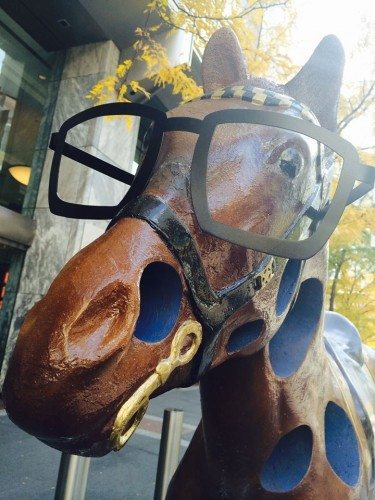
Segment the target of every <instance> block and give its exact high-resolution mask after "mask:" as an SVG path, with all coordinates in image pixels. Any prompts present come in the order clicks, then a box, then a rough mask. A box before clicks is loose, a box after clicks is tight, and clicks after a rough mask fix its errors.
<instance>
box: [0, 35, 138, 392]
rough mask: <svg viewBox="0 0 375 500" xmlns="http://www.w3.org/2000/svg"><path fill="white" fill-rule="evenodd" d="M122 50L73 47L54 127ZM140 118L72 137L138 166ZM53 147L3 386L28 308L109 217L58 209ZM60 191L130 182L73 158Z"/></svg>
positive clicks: (108, 45) (115, 190) (108, 196)
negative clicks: (52, 200) (67, 214)
mask: <svg viewBox="0 0 375 500" xmlns="http://www.w3.org/2000/svg"><path fill="white" fill-rule="evenodd" d="M118 58H119V52H118V49H117V48H116V46H115V45H114V44H113V42H111V41H108V42H104V43H95V44H89V45H85V46H81V47H74V48H72V49H69V50H68V53H67V57H66V62H65V66H64V70H63V74H62V79H61V82H60V87H59V92H58V98H57V102H56V108H55V114H54V119H53V125H52V131H53V132H54V131H57V130H58V129H59V127H60V126H61V124H62V123H63V122H64V121H65V120H66V119H67V118H69V117H70V116H72V115H74V114H76V113H78V112H79V111H81V110H83V109H86V108H88V107H91V106H92V105H93V102H92V101H90V100H88V99H87V98H86V95H87V94H88V92H89V90H90V88H91V87H92V86H93V85H94V84H95V83H96V82H98V80H100V79H101V78H103V77H104V76H106V75H108V74H109V73H111V72H113V71H114V69H115V68H116V66H117V63H118ZM137 130H138V123H137V121H136V120H133V124H132V127H131V129H130V128H129V126H128V125H127V124H126V123H125V120H120V121H119V120H114V121H113V122H111V121H110V122H108V121H107V122H105V121H103V120H100V121H96V122H95V123H91V122H90V123H88V124H87V125H82V126H80V127H79V129H78V130H77V131H76V132H75V133H74V134H71V136H70V141H69V142H70V143H71V144H73V145H75V146H77V147H80V148H81V149H83V150H85V151H86V152H88V153H90V154H94V155H97V156H99V157H100V158H102V159H105V160H106V161H109V162H111V163H112V164H116V165H117V166H119V167H120V168H124V169H127V170H130V171H131V170H132V169H133V168H134V167H133V162H132V160H133V156H134V150H135V147H136V141H137ZM52 156H53V152H52V151H50V150H49V151H48V153H47V156H46V161H45V165H44V169H43V174H42V180H41V184H40V188H39V193H38V199H37V204H36V209H35V213H34V218H35V219H36V221H37V233H36V236H35V239H34V241H33V244H32V246H31V247H30V249H29V250H28V251H27V253H26V258H25V264H24V268H23V272H22V276H21V281H20V287H19V290H18V294H17V299H16V304H15V308H14V313H13V319H12V323H11V328H10V333H9V337H8V342H7V347H6V353H5V359H4V362H3V366H2V370H1V376H0V388H1V386H2V383H3V380H4V376H5V372H6V369H7V366H8V361H9V357H10V355H11V352H12V351H13V348H14V345H15V342H16V339H17V335H18V332H19V329H20V326H21V325H22V322H23V320H24V317H25V315H26V313H27V311H28V310H29V309H30V308H31V307H32V306H33V305H34V303H35V302H37V301H38V300H39V299H40V298H41V297H42V296H43V295H45V293H46V292H47V290H48V288H49V286H50V284H51V281H52V280H53V278H54V277H55V276H56V275H57V273H58V272H59V271H60V269H61V268H62V267H63V265H64V264H65V263H66V262H67V261H68V260H69V259H70V258H71V257H72V256H73V255H74V254H75V253H76V252H77V251H78V250H79V249H80V248H82V247H83V246H86V245H87V244H88V243H90V242H91V241H92V240H94V239H95V238H97V237H98V236H99V235H100V234H102V233H103V231H104V230H105V228H106V225H107V222H106V221H83V220H76V219H66V218H64V217H58V216H55V215H52V214H51V212H50V211H49V207H48V180H49V172H50V166H51V160H52ZM62 174H63V177H62V183H61V188H59V191H60V193H61V194H62V195H63V196H66V197H67V198H68V200H69V201H72V202H76V203H87V202H88V201H89V202H91V203H92V204H108V205H112V204H113V203H112V201H113V199H114V198H116V199H117V200H116V201H120V200H119V197H120V199H121V197H122V196H123V194H124V186H123V185H121V184H120V186H118V185H114V184H113V181H112V180H111V179H109V178H108V177H105V176H103V175H102V174H98V172H94V171H91V170H90V169H87V168H84V167H81V168H79V167H77V164H74V162H72V161H71V160H65V161H64V162H62Z"/></svg>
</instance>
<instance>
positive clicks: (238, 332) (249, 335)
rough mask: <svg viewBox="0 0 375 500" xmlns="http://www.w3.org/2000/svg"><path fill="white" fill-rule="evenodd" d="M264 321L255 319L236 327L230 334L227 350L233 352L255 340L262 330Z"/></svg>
mask: <svg viewBox="0 0 375 500" xmlns="http://www.w3.org/2000/svg"><path fill="white" fill-rule="evenodd" d="M263 325H264V321H263V320H262V319H257V320H256V321H251V322H250V323H245V324H244V325H242V326H240V327H238V328H236V329H235V330H234V331H233V332H232V333H231V335H230V337H229V340H228V344H227V351H228V352H229V353H230V352H234V351H238V350H239V349H242V348H243V347H245V346H246V345H248V344H250V342H253V341H254V340H256V339H257V338H258V337H259V335H260V334H261V332H262V330H263Z"/></svg>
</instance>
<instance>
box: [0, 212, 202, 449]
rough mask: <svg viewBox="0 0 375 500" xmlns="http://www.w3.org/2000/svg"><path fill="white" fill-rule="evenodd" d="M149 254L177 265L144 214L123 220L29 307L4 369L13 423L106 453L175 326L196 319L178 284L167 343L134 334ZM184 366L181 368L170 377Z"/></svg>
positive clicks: (62, 444)
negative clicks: (119, 418)
mask: <svg viewBox="0 0 375 500" xmlns="http://www.w3.org/2000/svg"><path fill="white" fill-rule="evenodd" d="M93 255H95V259H93V258H92V256H93ZM129 256H131V258H129ZM152 262H164V263H166V264H169V265H171V266H172V267H173V268H175V269H176V270H177V271H178V272H180V271H179V264H178V263H177V262H176V260H175V258H174V257H173V255H172V254H171V253H170V251H169V250H168V249H167V248H166V246H165V244H164V243H163V242H162V241H161V240H160V238H159V237H158V236H157V234H156V233H155V232H154V231H153V230H152V229H151V228H150V226H149V225H148V224H147V223H146V222H144V221H141V220H137V219H124V220H121V221H120V222H119V223H118V224H116V226H115V227H113V228H112V229H111V230H110V231H108V232H107V233H105V235H103V236H102V237H101V238H99V239H98V240H96V241H95V242H93V243H92V244H91V245H89V246H88V247H86V248H84V249H83V250H81V251H80V252H79V253H78V254H77V255H76V256H75V257H74V258H73V259H72V260H71V261H69V263H68V264H67V265H66V266H65V267H64V268H63V269H62V271H61V272H60V274H59V275H58V277H57V278H56V279H55V280H54V281H53V283H52V285H51V287H50V289H49V291H48V293H47V295H46V296H45V297H44V298H43V299H42V300H41V301H40V302H38V303H37V304H36V305H35V306H34V307H33V309H32V310H31V311H30V312H29V314H28V316H27V319H26V321H25V323H24V325H23V327H22V329H21V332H20V335H19V339H18V342H17V348H16V350H15V352H14V355H13V359H12V363H11V365H10V368H9V371H8V373H7V379H6V383H5V386H4V394H5V401H6V408H7V411H8V413H9V414H10V415H11V418H12V419H13V421H14V422H15V423H17V425H19V426H20V427H22V428H23V429H25V430H27V431H28V432H30V433H31V434H34V435H36V436H37V437H39V438H40V439H43V440H44V441H46V442H47V443H48V444H51V445H52V446H54V447H56V448H58V449H61V450H66V451H69V452H73V451H74V452H75V453H79V454H94V455H101V454H103V453H107V452H108V451H110V448H109V445H108V443H107V442H106V439H107V438H108V437H109V434H110V432H111V429H112V425H113V421H114V418H115V416H116V413H117V411H118V408H119V406H120V405H121V404H122V402H123V401H125V400H126V399H128V397H129V396H130V395H131V394H133V392H134V391H135V390H136V389H137V388H138V386H139V385H140V384H141V383H142V382H143V381H144V380H145V379H146V378H147V377H148V376H149V375H150V374H151V373H152V371H153V369H154V367H155V366H156V364H157V363H158V362H159V361H160V360H161V359H163V358H166V357H167V356H168V354H169V350H170V345H171V341H172V339H173V334H174V332H175V331H176V329H177V328H178V326H179V325H180V324H181V323H182V322H183V321H185V320H186V319H187V318H192V319H194V318H195V316H194V314H193V313H192V311H191V308H190V305H189V301H188V298H187V292H186V287H185V285H184V295H183V300H182V304H181V308H180V314H179V318H178V321H177V323H176V325H175V327H174V328H173V330H172V331H171V333H170V335H169V336H168V337H167V338H166V339H165V340H164V341H162V342H159V343H156V344H147V343H145V342H142V341H140V340H138V339H137V338H135V337H134V336H133V335H132V334H133V331H134V327H135V324H136V321H137V317H138V314H139V307H140V299H139V282H140V279H141V275H142V272H143V270H144V269H145V268H146V266H147V265H148V264H150V263H152ZM181 280H182V283H183V277H182V276H181ZM188 371H189V368H187V369H186V368H181V369H178V370H176V373H175V374H174V378H175V379H176V380H179V377H180V376H181V373H183V374H184V377H183V379H185V378H187V377H188Z"/></svg>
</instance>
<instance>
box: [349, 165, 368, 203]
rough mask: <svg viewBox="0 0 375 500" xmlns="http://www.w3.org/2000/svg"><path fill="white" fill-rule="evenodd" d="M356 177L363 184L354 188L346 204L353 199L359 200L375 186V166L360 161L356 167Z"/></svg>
mask: <svg viewBox="0 0 375 500" xmlns="http://www.w3.org/2000/svg"><path fill="white" fill-rule="evenodd" d="M355 173H356V177H357V180H358V181H361V184H359V185H358V186H356V187H355V188H354V189H352V191H351V193H350V195H349V198H348V201H347V202H346V205H350V204H351V203H353V201H356V200H359V198H362V196H364V195H365V194H367V193H368V192H369V191H371V189H372V188H373V187H374V183H375V167H372V166H371V165H365V164H363V163H359V164H358V166H357V169H356V172H355Z"/></svg>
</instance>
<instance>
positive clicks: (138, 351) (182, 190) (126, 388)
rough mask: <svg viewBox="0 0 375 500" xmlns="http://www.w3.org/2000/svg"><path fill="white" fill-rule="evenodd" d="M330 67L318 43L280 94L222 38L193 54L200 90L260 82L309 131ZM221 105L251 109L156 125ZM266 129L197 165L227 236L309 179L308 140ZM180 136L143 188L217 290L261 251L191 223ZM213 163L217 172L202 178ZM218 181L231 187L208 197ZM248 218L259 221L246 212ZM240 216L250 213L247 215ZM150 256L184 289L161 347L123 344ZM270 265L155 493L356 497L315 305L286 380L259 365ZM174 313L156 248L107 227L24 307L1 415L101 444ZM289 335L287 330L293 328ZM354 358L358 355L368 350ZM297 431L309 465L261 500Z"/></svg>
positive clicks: (224, 337) (336, 83)
mask: <svg viewBox="0 0 375 500" xmlns="http://www.w3.org/2000/svg"><path fill="white" fill-rule="evenodd" d="M325 54H328V56H329V57H330V61H329V62H327V60H326V58H325V57H326V56H325ZM342 64H343V61H342V51H341V48H340V46H339V44H338V42H337V41H335V40H334V39H329V40H328V41H327V40H326V41H325V42H322V44H321V45H320V48H319V47H318V49H317V51H316V53H315V54H314V55H313V57H312V58H311V59H310V61H309V62H308V63H307V64H306V65H305V67H304V68H303V69H302V70H301V72H300V73H299V74H298V75H297V76H296V77H295V78H294V79H293V80H292V81H291V82H290V83H289V84H286V85H285V86H284V87H282V86H277V85H275V84H272V83H270V82H267V81H265V80H260V79H251V78H249V79H248V80H247V77H246V70H245V65H244V62H243V56H242V54H241V51H240V49H239V47H238V44H237V41H236V38H235V36H234V35H233V33H231V32H230V31H228V30H220V31H219V32H217V33H216V34H215V35H214V36H213V37H212V39H211V41H210V42H209V44H208V47H207V49H206V52H205V55H204V58H203V79H204V87H205V90H206V91H210V90H213V89H215V88H217V87H222V86H226V85H232V84H238V83H244V82H245V81H247V82H249V84H250V85H257V86H258V87H263V88H271V89H273V90H276V91H278V92H281V93H286V94H288V95H290V96H292V97H295V98H298V99H300V100H301V101H303V102H306V103H307V104H309V105H310V107H311V108H312V110H313V111H314V112H315V113H316V115H317V116H318V118H319V120H320V123H321V124H322V125H324V126H326V127H328V128H333V126H334V125H333V124H334V119H333V117H334V116H335V112H336V106H337V100H338V92H339V88H340V81H341V74H342ZM317 96H318V97H317ZM228 108H235V109H236V108H245V109H252V108H253V105H252V104H249V103H246V102H243V101H241V100H238V99H228V100H224V99H221V100H218V101H209V100H208V101H196V102H192V103H188V104H186V105H184V106H182V107H180V108H176V109H175V110H172V111H171V112H170V113H169V116H191V117H197V118H203V117H204V116H205V115H206V114H208V113H211V112H213V111H215V110H219V109H228ZM257 109H259V107H257ZM279 111H280V112H283V113H287V112H286V111H285V110H279ZM249 133H250V135H251V139H250V141H249ZM267 134H268V132H266V131H265V130H264V129H262V128H261V127H259V128H258V129H256V130H254V129H252V131H251V132H248V131H247V130H246V131H242V132H241V133H239V134H237V135H236V136H234V135H233V127H231V126H226V127H225V128H224V129H223V133H222V134H221V136H220V137H219V138H218V141H217V143H216V144H215V148H214V150H213V151H212V155H211V160H212V169H213V171H212V178H211V181H210V183H211V184H210V185H211V192H212V197H211V201H210V203H211V206H212V210H213V212H214V213H215V217H217V219H218V220H222V221H225V222H230V223H231V224H234V225H236V226H237V227H242V228H247V227H250V226H252V227H254V226H253V225H254V224H255V225H257V227H259V230H261V231H264V232H267V231H269V230H271V229H272V227H271V224H272V225H273V227H274V228H279V227H280V226H282V225H283V224H286V223H287V222H288V221H289V220H290V219H291V218H293V215H295V214H296V213H298V204H299V203H300V202H301V201H302V199H303V198H304V196H305V193H306V192H308V191H309V188H310V183H312V177H311V175H312V174H311V173H312V169H313V163H314V160H315V157H316V153H317V151H316V149H315V148H314V145H313V144H311V142H304V141H303V140H302V139H301V138H300V137H296V136H291V135H290V134H288V133H287V132H285V133H282V134H280V133H278V134H276V136H274V137H272V138H271V139H270V137H269V135H267ZM196 139H197V138H196V136H195V135H194V134H192V133H187V132H169V133H167V134H165V137H164V141H163V145H162V149H161V152H160V154H159V158H158V161H157V164H156V166H155V172H154V175H153V177H152V179H151V180H150V182H149V184H148V186H147V188H146V190H145V193H147V194H151V195H154V196H156V197H158V198H160V199H162V200H163V201H164V202H165V203H166V204H167V205H168V206H169V207H170V208H171V209H172V210H173V211H174V212H175V213H176V214H177V216H178V218H179V219H180V220H181V221H182V222H183V223H184V224H185V225H186V227H187V228H188V229H189V231H190V233H191V234H192V236H193V238H194V240H195V243H196V246H197V248H198V250H199V253H200V256H201V259H202V262H203V265H204V268H205V271H206V274H207V277H208V280H209V283H210V284H211V286H212V287H213V288H215V289H222V288H223V287H225V286H228V285H230V284H231V283H233V282H234V281H235V280H237V279H238V278H240V277H242V276H244V275H246V274H247V273H249V272H251V271H252V270H253V269H254V268H255V267H256V264H257V263H259V262H260V260H261V259H262V258H263V256H262V255H260V254H259V253H257V252H254V251H251V250H246V249H244V248H240V247H237V246H235V245H232V244H230V243H228V242H225V241H221V240H218V239H217V238H214V237H212V236H210V235H207V234H205V233H203V232H202V230H201V229H200V227H199V225H198V223H197V220H196V218H195V215H194V212H193V208H192V205H191V200H190V193H189V169H190V164H191V160H192V154H193V150H194V145H195V142H196ZM249 142H250V145H249ZM286 145H287V146H288V147H290V145H292V146H293V147H296V148H300V149H301V151H303V154H304V158H305V162H306V164H305V167H306V169H305V171H304V172H301V174H302V175H301V176H300V177H299V178H296V179H295V180H294V181H291V179H289V178H287V177H285V175H284V174H281V173H280V172H279V171H277V168H276V165H277V154H278V153H277V154H276V156H275V150H277V149H278V148H279V150H280V151H281V150H282V148H283V147H286ZM232 146H233V147H232ZM249 167H250V168H249ZM215 169H216V170H217V171H220V172H223V174H221V173H220V174H218V175H215ZM249 170H250V173H249ZM229 180H230V181H231V182H230V185H231V189H230V190H226V189H223V186H228V184H229ZM249 193H250V194H249ZM249 206H250V208H251V210H249ZM257 211H258V212H261V213H268V214H269V216H270V217H269V218H268V219H267V218H264V217H258V218H256V217H255V216H254V213H257ZM249 213H251V214H252V215H253V216H254V219H253V220H252V221H251V220H249ZM270 219H271V222H270ZM151 262H165V263H167V264H169V265H171V266H172V267H173V268H174V269H175V270H176V271H177V272H178V273H179V275H180V278H181V282H182V284H183V290H184V293H183V300H182V304H181V309H180V314H179V318H178V321H177V323H176V325H175V326H174V328H173V330H172V331H171V332H170V334H169V335H168V337H167V338H166V339H165V340H163V341H161V342H158V343H155V344H147V343H145V342H141V341H139V340H137V339H136V338H134V336H133V332H134V328H135V325H136V321H137V318H138V314H139V309H140V293H139V283H140V278H141V275H142V272H143V270H144V269H145V268H146V266H147V265H148V264H149V263H151ZM326 263H327V256H326V253H325V251H323V252H321V253H320V254H318V255H317V256H316V257H314V258H313V259H311V260H310V261H309V262H308V263H307V264H306V266H305V267H304V268H303V271H302V274H301V276H300V277H299V279H298V285H299V284H300V283H301V282H303V281H304V280H307V279H309V278H315V279H316V280H318V281H319V282H320V283H321V284H322V286H324V285H325V282H326V278H327V277H326ZM285 264H286V263H285V262H282V263H281V265H280V266H279V268H278V270H277V272H276V273H275V276H274V278H273V279H272V281H271V282H270V283H269V284H268V285H266V286H265V287H264V288H263V289H262V290H260V291H259V292H258V293H257V294H256V295H255V297H254V298H253V299H252V300H251V301H249V303H248V304H247V305H246V306H244V307H242V308H241V309H240V310H238V311H234V313H233V315H232V316H231V317H230V318H229V319H228V321H227V322H226V323H225V324H224V325H223V327H222V330H221V336H220V340H219V343H218V345H217V349H216V352H215V355H214V360H213V365H212V369H211V371H210V372H209V373H207V374H206V375H205V376H204V377H203V378H202V380H201V395H202V422H201V424H200V426H199V428H198V430H197V432H196V434H195V436H194V438H193V441H192V443H191V445H190V447H189V448H188V450H187V452H186V454H185V457H184V459H183V461H182V462H181V464H180V467H179V469H178V471H177V473H176V475H175V477H174V479H173V481H172V483H171V486H170V489H169V493H168V498H170V499H179V500H180V499H198V498H201V499H211V498H212V499H236V500H237V499H250V498H251V499H252V498H254V499H258V498H279V497H280V498H295V499H301V500H302V499H317V498H319V499H321V498H322V499H323V498H330V499H337V500H341V499H362V498H368V494H369V490H368V483H369V475H368V461H369V459H368V451H367V448H366V436H365V435H364V432H363V429H362V426H361V424H360V422H359V419H358V416H357V414H356V410H355V408H354V406H353V402H352V401H351V399H350V395H349V394H348V388H347V385H345V382H342V381H341V382H340V383H338V382H337V379H336V378H335V375H334V374H335V373H336V372H334V368H332V366H331V364H330V362H329V358H328V356H327V353H326V351H325V349H324V345H323V332H322V311H320V312H321V314H320V320H319V321H317V323H316V325H314V333H313V336H312V340H311V342H310V344H309V348H308V350H307V354H306V356H305V357H304V360H303V362H302V364H301V365H300V367H299V368H298V370H297V371H296V372H295V373H293V374H292V375H291V376H290V377H288V378H283V379H282V378H280V377H278V376H277V375H276V374H275V373H274V371H273V369H272V366H271V364H270V359H269V342H270V340H271V339H272V338H273V336H274V335H275V334H276V332H277V331H278V329H279V327H280V325H281V324H282V322H283V321H284V319H285V318H286V317H287V315H288V314H289V310H290V307H291V304H292V302H293V297H290V300H289V304H288V307H286V308H285V310H284V311H283V312H282V314H279V315H277V314H276V311H275V303H276V301H277V295H278V293H279V289H280V288H282V285H281V279H282V274H283V270H284V267H285ZM296 290H298V286H297V288H296ZM188 318H191V319H197V318H196V317H195V315H194V312H193V305H192V301H191V296H190V294H189V292H188V290H187V287H186V284H185V282H184V277H183V273H182V271H181V268H180V265H179V263H178V262H177V260H176V258H175V257H174V256H173V255H172V253H171V252H170V251H169V250H168V248H167V245H166V243H165V242H163V241H162V240H161V239H160V237H159V236H158V235H157V234H156V232H155V231H153V230H152V229H151V227H150V226H149V225H148V224H147V223H146V222H143V221H141V220H137V219H122V220H120V221H119V222H117V223H116V224H115V225H114V227H113V228H112V229H111V230H110V231H108V232H107V233H106V234H105V235H103V236H102V237H100V238H99V239H98V240H96V241H95V242H94V243H92V244H91V245H89V246H88V247H86V248H85V249H83V250H82V251H81V252H79V253H78V254H77V255H76V256H75V257H74V258H73V259H72V260H71V261H70V262H69V263H68V264H67V265H66V266H65V267H64V269H63V270H62V271H61V273H60V274H59V275H58V277H57V278H56V279H55V281H54V282H53V283H52V285H51V288H50V290H49V291H48V293H47V295H46V297H44V298H43V299H42V301H40V302H39V303H38V304H37V305H36V306H35V307H34V308H33V309H32V310H31V311H30V313H29V315H28V317H27V319H26V321H25V324H24V325H23V327H22V330H21V333H20V337H19V340H18V343H17V346H16V349H15V353H14V356H13V359H12V362H11V365H10V368H9V371H8V374H7V378H6V383H5V386H4V394H5V402H6V408H7V411H8V412H9V415H10V417H11V418H12V419H13V420H14V421H15V422H16V423H17V424H18V425H19V426H20V427H22V428H24V429H25V430H27V431H28V432H30V433H32V434H34V435H36V436H37V437H39V438H41V439H43V440H45V441H46V442H47V443H48V444H50V445H52V446H54V447H56V448H58V449H61V450H63V451H66V452H70V453H77V454H85V455H102V454H105V453H107V452H108V451H110V448H109V444H108V441H107V439H108V437H109V434H110V432H111V429H112V425H113V422H114V419H115V416H116V413H117V411H118V410H119V408H120V406H121V404H122V403H123V402H124V401H126V400H127V399H128V398H129V397H130V396H131V395H132V394H133V393H134V391H135V390H136V389H137V388H138V387H139V386H140V385H141V384H142V383H143V382H144V380H145V379H146V378H147V377H148V376H149V375H150V374H151V373H152V372H153V370H154V369H155V367H156V365H157V364H158V362H159V361H160V360H161V359H163V358H166V357H168V354H169V351H170V346H171V341H172V338H173V336H174V333H175V332H176V330H177V328H178V327H179V325H180V324H181V323H182V322H183V321H185V320H186V319H188ZM254 320H262V321H263V325H264V326H263V328H262V331H261V332H260V335H259V337H258V338H257V339H256V340H255V341H254V342H252V343H251V344H249V345H248V346H246V347H244V348H243V349H241V350H238V351H235V352H233V353H228V349H227V343H228V340H229V338H230V336H231V334H232V332H233V331H234V330H235V329H236V328H237V327H239V326H240V325H243V324H245V323H247V322H250V321H254ZM299 326H300V328H301V332H302V333H303V329H304V325H303V324H300V325H299ZM302 333H301V334H302ZM367 358H368V360H370V355H367ZM368 363H369V365H370V363H371V361H368ZM191 370H192V364H189V365H187V366H186V367H184V368H180V369H177V370H176V372H174V373H173V374H172V377H171V378H170V379H169V380H168V381H167V383H166V385H165V386H163V387H162V388H161V389H159V391H158V393H161V392H164V391H166V390H169V389H170V388H172V387H179V386H181V385H185V384H188V383H190V382H191ZM328 401H335V402H337V403H338V404H340V405H341V406H342V407H343V408H345V409H346V410H347V412H348V413H349V414H350V415H351V417H352V419H353V422H354V425H355V429H356V432H357V436H358V441H359V444H360V452H361V473H360V479H359V482H358V484H357V485H356V486H355V487H349V486H347V485H346V484H345V483H344V482H343V481H341V480H340V479H339V478H338V477H337V476H336V474H335V473H334V472H333V470H332V469H331V467H330V466H329V464H328V462H327V458H326V454H325V449H324V448H325V445H324V408H325V405H326V403H327V402H328ZM298 425H309V426H310V428H311V429H312V432H313V454H312V460H311V465H310V467H309V469H308V472H307V474H306V476H305V477H304V478H303V479H302V481H301V482H300V484H298V485H296V486H295V487H294V488H293V489H292V490H291V491H289V492H287V493H270V492H269V491H266V490H265V489H263V488H262V486H261V483H260V473H261V470H262V468H263V466H264V463H265V461H266V460H267V457H268V456H269V455H270V453H271V452H272V450H273V448H274V447H275V445H276V443H277V441H278V440H279V438H280V437H281V436H283V435H284V434H285V433H287V432H289V431H290V430H292V429H294V428H295V427H296V426H298Z"/></svg>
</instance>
